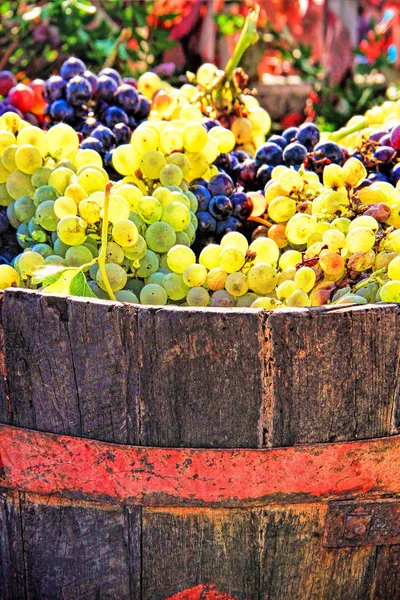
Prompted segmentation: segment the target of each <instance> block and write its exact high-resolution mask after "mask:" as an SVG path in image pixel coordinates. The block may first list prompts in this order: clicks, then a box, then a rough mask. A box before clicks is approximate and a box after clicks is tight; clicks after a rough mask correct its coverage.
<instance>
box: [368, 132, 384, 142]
mask: <svg viewBox="0 0 400 600" xmlns="http://www.w3.org/2000/svg"><path fill="white" fill-rule="evenodd" d="M385 135H387V131H385V130H382V129H380V130H379V131H374V133H371V135H370V136H369V139H370V141H371V142H379V140H380V139H382V138H383V136H385Z"/></svg>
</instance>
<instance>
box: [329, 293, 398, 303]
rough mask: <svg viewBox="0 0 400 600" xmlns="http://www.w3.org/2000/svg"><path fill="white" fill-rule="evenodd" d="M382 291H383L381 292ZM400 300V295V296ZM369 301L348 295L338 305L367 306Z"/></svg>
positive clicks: (356, 295)
mask: <svg viewBox="0 0 400 600" xmlns="http://www.w3.org/2000/svg"><path fill="white" fill-rule="evenodd" d="M381 291H382V290H381ZM399 298H400V295H399ZM367 303H368V301H367V299H366V298H364V297H363V296H359V295H358V294H346V295H345V296H342V297H341V298H339V300H338V301H337V302H336V304H367Z"/></svg>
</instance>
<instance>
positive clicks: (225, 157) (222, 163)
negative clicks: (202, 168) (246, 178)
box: [214, 152, 232, 171]
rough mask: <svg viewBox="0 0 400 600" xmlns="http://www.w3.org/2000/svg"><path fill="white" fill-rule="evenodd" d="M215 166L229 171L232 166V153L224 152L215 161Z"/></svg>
mask: <svg viewBox="0 0 400 600" xmlns="http://www.w3.org/2000/svg"><path fill="white" fill-rule="evenodd" d="M214 164H215V166H216V167H217V168H218V169H223V170H224V171H229V170H230V169H231V168H232V155H231V154H228V153H225V152H223V153H222V154H220V155H219V156H217V158H216V159H215V161H214Z"/></svg>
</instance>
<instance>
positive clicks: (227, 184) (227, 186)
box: [208, 173, 235, 196]
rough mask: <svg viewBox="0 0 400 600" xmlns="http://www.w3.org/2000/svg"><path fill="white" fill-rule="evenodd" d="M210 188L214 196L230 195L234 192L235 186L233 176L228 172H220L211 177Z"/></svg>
mask: <svg viewBox="0 0 400 600" xmlns="http://www.w3.org/2000/svg"><path fill="white" fill-rule="evenodd" d="M208 189H209V190H210V192H211V195H212V196H219V195H223V196H230V195H231V194H233V190H234V189H235V186H234V185H233V181H232V178H231V177H229V175H227V174H226V173H218V175H214V177H211V179H210V181H209V183H208Z"/></svg>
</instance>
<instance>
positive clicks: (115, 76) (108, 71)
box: [99, 67, 122, 85]
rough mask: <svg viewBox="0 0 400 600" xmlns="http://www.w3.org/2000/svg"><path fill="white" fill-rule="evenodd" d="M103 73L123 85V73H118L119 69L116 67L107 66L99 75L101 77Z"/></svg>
mask: <svg viewBox="0 0 400 600" xmlns="http://www.w3.org/2000/svg"><path fill="white" fill-rule="evenodd" d="M102 75H106V76H107V77H111V78H112V79H114V81H115V82H116V83H117V84H118V85H121V83H122V79H121V75H120V74H119V73H118V71H117V70H116V69H112V68H111V67H106V68H105V69H102V70H101V71H100V73H99V77H101V76H102Z"/></svg>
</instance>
